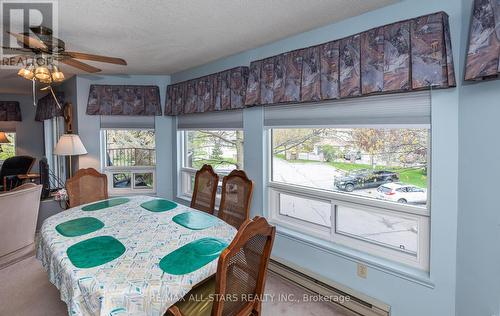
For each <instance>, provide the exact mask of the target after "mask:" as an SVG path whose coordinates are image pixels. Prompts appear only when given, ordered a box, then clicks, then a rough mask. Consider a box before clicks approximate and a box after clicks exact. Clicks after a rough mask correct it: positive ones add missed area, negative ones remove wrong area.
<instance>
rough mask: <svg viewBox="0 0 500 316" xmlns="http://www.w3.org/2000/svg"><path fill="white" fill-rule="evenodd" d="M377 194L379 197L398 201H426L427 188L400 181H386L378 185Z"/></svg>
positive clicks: (421, 202)
mask: <svg viewBox="0 0 500 316" xmlns="http://www.w3.org/2000/svg"><path fill="white" fill-rule="evenodd" d="M377 196H378V198H380V199H383V200H388V201H392V202H398V203H403V204H406V203H412V204H423V203H427V190H426V189H423V188H419V187H417V186H414V185H409V184H402V183H387V184H383V185H381V186H379V187H378V189H377Z"/></svg>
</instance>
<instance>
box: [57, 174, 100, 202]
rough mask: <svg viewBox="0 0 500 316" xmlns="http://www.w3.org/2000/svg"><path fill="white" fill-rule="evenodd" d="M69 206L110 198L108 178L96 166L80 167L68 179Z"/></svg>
mask: <svg viewBox="0 0 500 316" xmlns="http://www.w3.org/2000/svg"><path fill="white" fill-rule="evenodd" d="M66 191H67V192H68V198H69V207H75V206H77V205H82V204H86V203H91V202H95V201H99V200H104V199H107V198H108V178H107V177H106V175H105V174H102V173H99V172H98V171H97V170H95V169H94V168H87V169H80V170H78V171H77V172H76V173H75V175H74V176H73V177H72V178H70V179H68V181H66Z"/></svg>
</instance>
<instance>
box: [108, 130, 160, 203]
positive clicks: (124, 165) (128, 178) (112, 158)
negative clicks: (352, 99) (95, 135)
mask: <svg viewBox="0 0 500 316" xmlns="http://www.w3.org/2000/svg"><path fill="white" fill-rule="evenodd" d="M102 145H103V150H102V158H101V159H102V164H103V170H104V172H105V173H106V175H107V176H108V189H109V191H110V193H112V194H126V193H138V194H140V193H154V192H155V191H156V186H155V185H156V183H155V178H156V146H155V131H154V130H152V129H103V130H102Z"/></svg>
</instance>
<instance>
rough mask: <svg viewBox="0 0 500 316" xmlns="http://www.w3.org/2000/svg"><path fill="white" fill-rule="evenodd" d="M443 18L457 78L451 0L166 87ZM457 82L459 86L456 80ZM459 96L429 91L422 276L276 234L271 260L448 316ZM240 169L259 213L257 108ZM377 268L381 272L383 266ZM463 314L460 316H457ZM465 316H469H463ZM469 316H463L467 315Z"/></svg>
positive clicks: (403, 5) (368, 19)
mask: <svg viewBox="0 0 500 316" xmlns="http://www.w3.org/2000/svg"><path fill="white" fill-rule="evenodd" d="M436 11H445V12H446V13H448V14H449V16H450V24H451V32H452V44H453V47H455V50H454V58H455V60H456V71H457V78H458V79H459V78H461V77H462V75H461V71H460V70H461V69H460V67H458V65H459V63H458V60H459V52H460V50H459V49H457V48H459V47H460V43H461V19H462V10H461V3H460V1H458V0H441V1H431V0H419V1H416V0H405V1H401V2H398V3H396V4H394V5H391V6H388V7H385V8H382V9H379V10H376V11H373V12H369V13H366V14H363V15H361V16H357V17H353V18H350V19H347V20H344V21H342V22H339V23H335V24H332V25H328V26H325V27H322V28H319V29H315V30H312V31H309V32H306V33H302V34H299V35H296V36H292V37H289V38H286V39H283V40H281V41H278V42H275V43H272V44H269V45H265V46H262V47H259V48H256V49H252V50H249V51H245V52H242V53H240V54H237V55H233V56H230V57H227V58H223V59H221V60H218V61H215V62H212V63H209V64H206V65H203V66H200V67H196V68H194V69H190V70H187V71H183V72H180V73H176V74H173V75H172V76H171V78H172V82H179V81H182V80H187V79H191V78H194V77H198V76H202V75H205V74H209V73H213V72H216V71H220V70H223V69H227V68H231V67H234V66H238V65H249V63H250V61H251V60H255V59H261V58H264V57H268V56H272V55H275V54H278V53H282V52H285V51H288V50H292V49H296V48H301V47H306V46H310V45H314V44H318V43H322V42H326V41H330V40H333V39H338V38H341V37H343V36H347V35H351V34H354V33H357V32H360V31H364V30H367V29H369V28H372V27H375V26H379V25H383V24H386V23H391V22H394V21H397V20H402V19H406V18H412V17H416V16H419V15H423V14H427V13H432V12H436ZM459 81H460V80H459ZM458 98H459V89H458V88H456V89H448V90H441V91H433V92H432V182H431V185H432V193H431V200H432V209H431V213H432V215H431V216H432V223H431V262H430V267H431V268H430V273H429V274H422V273H418V272H416V271H412V270H410V269H405V268H403V267H401V266H397V265H394V264H390V263H385V264H383V263H382V262H380V261H377V260H376V259H374V258H371V257H368V256H365V255H363V254H360V253H355V252H350V251H348V250H345V249H341V248H340V247H327V246H325V245H321V244H319V243H317V242H316V241H314V240H306V239H305V238H296V237H293V236H291V235H293V234H288V232H287V231H285V230H284V229H278V235H277V237H276V243H275V248H274V250H273V256H274V257H275V258H277V259H281V260H285V261H287V262H290V263H292V264H294V265H296V266H298V267H301V268H302V269H306V270H309V271H311V272H313V273H315V274H318V275H321V276H322V277H323V278H324V279H325V280H332V281H334V282H336V283H340V284H342V285H344V286H346V287H349V288H351V289H353V290H355V291H358V292H362V293H365V294H367V295H369V296H372V297H374V298H377V299H379V300H381V301H383V302H385V303H387V304H389V305H391V308H392V315H395V316H422V315H430V316H433V315H435V316H445V315H455V290H456V255H457V253H456V249H457V217H458V204H457V202H458V185H459V182H458V152H459V149H458V144H459V140H458V115H459V100H458ZM244 129H245V149H247V148H249V149H250V150H245V169H246V170H247V171H248V173H249V174H250V176H251V177H252V178H254V179H255V182H256V184H257V186H256V192H255V197H254V201H253V202H254V203H253V208H252V213H253V214H252V215H256V214H265V213H266V211H265V208H266V207H265V188H263V187H262V186H263V183H264V182H263V180H265V177H264V175H265V174H266V170H265V165H264V159H265V148H264V137H265V133H264V132H262V109H261V108H252V109H245V111H244ZM357 262H364V263H366V264H368V266H369V271H368V278H367V279H360V278H358V277H357V276H356V263H357ZM384 266H385V267H384ZM464 315H465V314H464ZM470 315H472V314H470ZM470 315H469V316H470ZM474 315H477V314H474ZM487 316H491V315H487Z"/></svg>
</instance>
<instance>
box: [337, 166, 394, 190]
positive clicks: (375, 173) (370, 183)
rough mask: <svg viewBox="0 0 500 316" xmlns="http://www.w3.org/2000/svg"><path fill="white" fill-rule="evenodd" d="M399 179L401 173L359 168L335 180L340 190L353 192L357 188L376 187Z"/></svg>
mask: <svg viewBox="0 0 500 316" xmlns="http://www.w3.org/2000/svg"><path fill="white" fill-rule="evenodd" d="M396 181H399V175H398V174H397V173H395V172H392V171H386V170H358V171H357V172H355V173H351V174H349V175H347V176H345V177H342V178H339V179H338V180H337V179H336V180H335V183H334V185H335V187H337V188H338V189H339V190H342V191H347V192H352V191H354V190H355V189H365V188H376V187H378V186H380V185H382V184H384V183H389V182H396Z"/></svg>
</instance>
